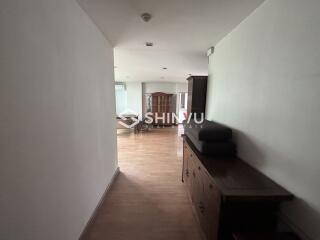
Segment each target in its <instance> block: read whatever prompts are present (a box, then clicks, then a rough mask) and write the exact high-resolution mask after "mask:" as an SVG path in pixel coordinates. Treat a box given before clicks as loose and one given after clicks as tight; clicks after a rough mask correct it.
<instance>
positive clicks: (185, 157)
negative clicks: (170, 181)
mask: <svg viewBox="0 0 320 240" xmlns="http://www.w3.org/2000/svg"><path fill="white" fill-rule="evenodd" d="M189 158H190V150H189V148H188V146H187V144H186V143H185V142H184V143H183V168H182V180H183V182H184V183H186V184H187V185H188V186H189V185H190V170H189V165H190V164H189V161H190V160H189Z"/></svg>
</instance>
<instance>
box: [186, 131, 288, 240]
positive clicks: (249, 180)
mask: <svg viewBox="0 0 320 240" xmlns="http://www.w3.org/2000/svg"><path fill="white" fill-rule="evenodd" d="M182 178H183V179H182V180H183V182H184V183H185V184H186V186H187V189H188V192H189V196H190V199H191V201H192V204H193V207H194V209H195V212H196V217H197V219H198V220H199V223H200V225H201V228H202V230H203V233H204V235H205V236H206V239H207V240H217V239H219V240H225V239H232V233H233V232H238V231H273V230H274V229H275V226H276V223H277V222H276V220H277V219H276V213H277V210H278V207H279V204H280V203H281V202H282V201H285V200H290V199H292V197H293V196H292V195H291V194H290V193H289V192H288V191H286V190H285V189H283V188H282V187H281V186H279V185H278V184H276V183H274V182H273V181H272V180H270V179H269V178H267V177H266V176H264V175H263V174H262V173H260V172H258V171H257V170H255V169H254V168H252V167H251V166H249V165H248V164H247V163H245V162H243V161H242V160H240V159H237V158H234V159H213V158H211V157H207V156H205V155H202V154H201V153H199V152H198V151H197V150H196V149H195V148H194V147H193V145H192V143H191V141H189V140H188V139H187V138H186V137H184V146H183V173H182Z"/></svg>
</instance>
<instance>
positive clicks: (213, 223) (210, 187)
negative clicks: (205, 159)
mask: <svg viewBox="0 0 320 240" xmlns="http://www.w3.org/2000/svg"><path fill="white" fill-rule="evenodd" d="M203 181H204V196H203V202H204V218H205V223H206V224H205V226H204V229H203V230H204V232H205V234H206V236H207V239H208V240H217V239H218V229H219V220H220V204H221V195H220V192H219V190H218V188H217V186H216V185H215V184H214V182H213V181H212V180H211V179H210V177H209V176H208V175H207V174H206V173H204V175H203Z"/></svg>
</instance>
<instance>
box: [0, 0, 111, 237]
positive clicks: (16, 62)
mask: <svg viewBox="0 0 320 240" xmlns="http://www.w3.org/2000/svg"><path fill="white" fill-rule="evenodd" d="M0 36H1V37H0V52H1V54H0V78H1V81H0V109H1V114H0V131H1V133H0V159H1V167H0V189H1V191H0V195H1V196H0V201H1V202H0V239H6V240H9V239H10V240H11V239H12V240H13V239H14V240H19V239H21V240H22V239H23V240H38V239H39V240H43V239H46V240H50V239H52V240H53V239H54V240H56V239H61V240H73V239H78V237H79V235H80V233H81V231H82V230H83V228H84V226H85V224H86V222H87V221H88V219H89V217H90V216H91V214H92V212H93V210H94V208H95V207H96V205H97V203H98V201H99V199H100V198H101V196H102V194H103V192H104V190H105V188H106V186H107V185H108V183H109V181H110V178H111V177H112V175H113V173H114V171H115V169H116V167H117V161H116V132H115V117H114V116H115V103H114V76H113V50H112V47H111V46H110V44H109V43H108V42H107V41H106V40H105V38H104V37H103V36H102V34H101V33H100V32H99V31H98V30H97V28H96V27H95V25H94V24H93V23H92V22H91V21H90V19H89V18H88V17H87V15H86V14H85V13H84V12H83V11H82V9H81V8H80V7H79V6H78V4H77V3H76V1H75V0H69V1H65V0H55V1H52V0H28V1H25V0H2V1H1V10H0Z"/></svg>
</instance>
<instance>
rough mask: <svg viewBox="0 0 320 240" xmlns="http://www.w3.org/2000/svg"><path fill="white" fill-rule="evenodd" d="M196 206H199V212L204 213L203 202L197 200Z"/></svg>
mask: <svg viewBox="0 0 320 240" xmlns="http://www.w3.org/2000/svg"><path fill="white" fill-rule="evenodd" d="M198 207H199V209H200V212H201V213H202V214H204V211H205V209H206V208H205V207H204V204H203V202H201V201H200V202H199V204H198Z"/></svg>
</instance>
